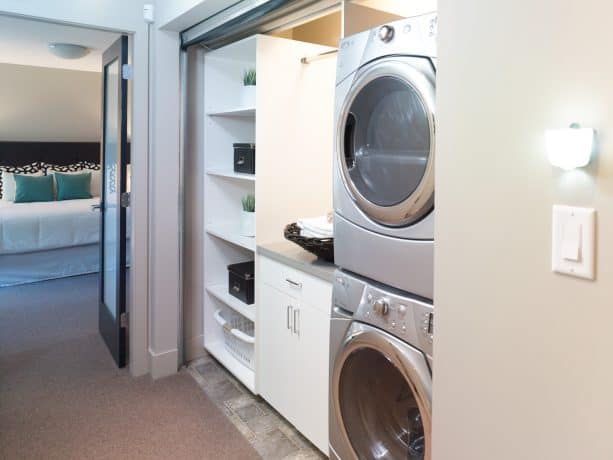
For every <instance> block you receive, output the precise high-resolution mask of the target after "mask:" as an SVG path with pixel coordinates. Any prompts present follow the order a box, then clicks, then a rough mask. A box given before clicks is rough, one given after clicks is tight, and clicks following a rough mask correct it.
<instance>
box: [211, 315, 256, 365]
mask: <svg viewBox="0 0 613 460" xmlns="http://www.w3.org/2000/svg"><path fill="white" fill-rule="evenodd" d="M215 320H216V321H217V322H218V323H219V325H220V326H221V327H222V329H223V337H224V342H225V345H226V349H227V350H228V351H229V352H230V353H231V354H232V356H234V357H235V358H236V359H238V360H239V361H240V362H241V363H243V364H244V365H245V366H247V367H248V368H249V369H251V370H255V347H254V344H255V337H254V326H253V321H250V320H248V319H247V318H245V317H244V316H241V315H239V314H238V313H234V312H230V311H224V310H217V311H216V312H215Z"/></svg>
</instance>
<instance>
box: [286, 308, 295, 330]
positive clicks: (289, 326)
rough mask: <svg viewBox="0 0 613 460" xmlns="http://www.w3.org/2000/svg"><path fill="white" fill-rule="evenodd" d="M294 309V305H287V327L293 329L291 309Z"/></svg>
mask: <svg viewBox="0 0 613 460" xmlns="http://www.w3.org/2000/svg"><path fill="white" fill-rule="evenodd" d="M293 309H294V307H292V306H291V305H288V306H287V328H288V329H289V330H290V331H291V330H292V325H291V324H290V315H291V311H292V310H293Z"/></svg>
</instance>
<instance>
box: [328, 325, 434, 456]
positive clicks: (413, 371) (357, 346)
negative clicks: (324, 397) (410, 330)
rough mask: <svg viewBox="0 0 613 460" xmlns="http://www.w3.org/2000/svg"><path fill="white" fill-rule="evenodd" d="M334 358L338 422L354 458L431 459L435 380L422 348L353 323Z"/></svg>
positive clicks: (333, 382) (335, 407)
mask: <svg viewBox="0 0 613 460" xmlns="http://www.w3.org/2000/svg"><path fill="white" fill-rule="evenodd" d="M347 337H348V339H347V340H346V342H345V344H344V346H343V348H342V350H341V352H340V354H339V356H338V357H337V359H336V362H335V366H334V373H333V381H332V385H333V388H332V393H333V399H332V402H333V404H334V413H335V416H336V422H337V425H338V426H339V427H341V429H342V432H343V435H344V437H345V442H346V444H347V445H348V446H350V450H351V452H352V453H353V454H354V456H355V458H357V459H360V460H372V459H375V458H376V459H381V460H398V459H407V460H429V459H430V455H431V454H430V448H431V447H430V424H431V387H430V385H431V378H430V374H429V370H428V367H427V364H426V361H425V358H424V356H423V354H422V353H421V352H419V351H418V350H416V349H414V348H413V347H411V346H410V345H408V344H405V343H403V342H401V341H399V340H398V339H396V338H395V337H393V336H391V335H389V334H386V333H384V332H382V331H379V330H377V329H374V328H372V327H371V326H367V325H363V324H359V323H354V325H352V327H351V329H350V331H349V333H348V334H347Z"/></svg>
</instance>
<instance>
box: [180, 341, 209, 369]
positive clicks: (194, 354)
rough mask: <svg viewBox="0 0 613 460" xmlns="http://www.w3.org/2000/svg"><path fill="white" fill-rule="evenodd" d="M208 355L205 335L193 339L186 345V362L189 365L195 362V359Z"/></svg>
mask: <svg viewBox="0 0 613 460" xmlns="http://www.w3.org/2000/svg"><path fill="white" fill-rule="evenodd" d="M207 354H208V353H207V352H206V350H205V349H204V335H203V334H200V335H197V336H196V337H192V338H191V339H189V340H186V343H185V361H186V363H189V362H190V361H194V360H195V359H198V358H202V357H203V356H206V355H207Z"/></svg>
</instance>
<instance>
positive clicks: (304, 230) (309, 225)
mask: <svg viewBox="0 0 613 460" xmlns="http://www.w3.org/2000/svg"><path fill="white" fill-rule="evenodd" d="M296 224H297V225H298V227H299V228H300V235H301V236H305V237H307V238H332V237H333V236H334V225H333V223H332V216H331V214H328V215H326V216H320V217H313V218H310V219H299V220H298V222H297V223H296Z"/></svg>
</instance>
